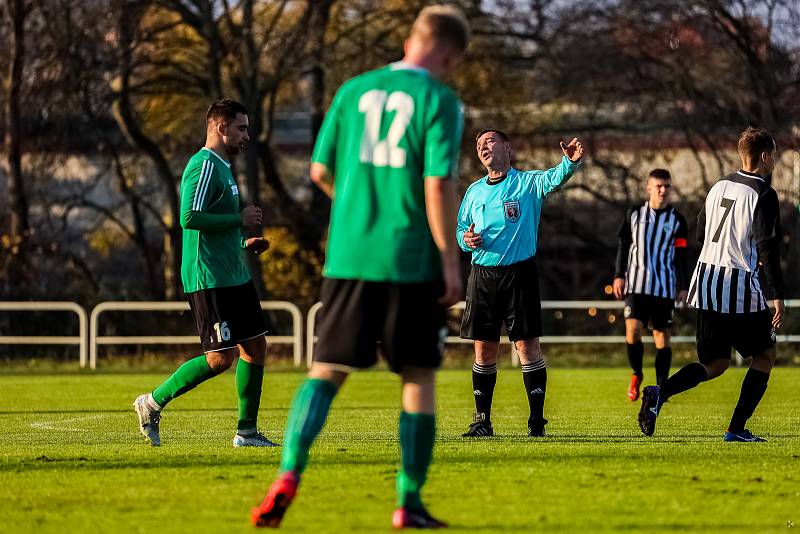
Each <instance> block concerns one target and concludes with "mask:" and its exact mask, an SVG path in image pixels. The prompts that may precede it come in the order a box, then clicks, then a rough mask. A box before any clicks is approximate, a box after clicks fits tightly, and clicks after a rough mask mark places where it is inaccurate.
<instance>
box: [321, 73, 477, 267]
mask: <svg viewBox="0 0 800 534" xmlns="http://www.w3.org/2000/svg"><path fill="white" fill-rule="evenodd" d="M463 117H464V113H463V106H462V104H461V102H460V100H459V99H458V97H456V95H455V94H454V93H453V91H451V90H450V89H449V88H448V87H447V86H445V85H444V84H443V83H441V82H439V81H438V80H436V79H434V78H433V77H432V76H431V75H430V74H429V73H428V72H427V71H426V70H425V69H422V68H419V67H416V66H413V65H408V64H405V63H393V64H391V65H387V66H386V67H383V68H380V69H377V70H374V71H370V72H366V73H364V74H362V75H360V76H357V77H355V78H353V79H351V80H349V81H347V82H346V83H344V84H343V85H342V86H341V87H340V88H339V91H338V92H337V93H336V96H335V97H334V99H333V102H332V103H331V107H330V109H329V110H328V114H327V115H326V116H325V120H324V122H323V124H322V128H321V129H320V132H319V135H318V137H317V142H316V145H315V147H314V154H313V156H312V161H313V162H315V163H321V164H323V165H325V166H326V167H327V168H328V169H329V170H330V172H331V173H333V175H334V184H333V187H334V197H333V206H332V209H331V223H330V230H329V235H328V250H327V259H326V261H325V269H324V275H325V276H326V277H329V278H347V279H358V280H367V281H387V282H401V283H402V282H409V283H414V282H428V281H433V280H437V279H441V277H442V274H441V263H440V259H439V251H438V249H437V248H436V245H435V244H434V242H433V237H432V236H431V232H430V229H429V227H428V219H427V215H426V211H425V190H424V179H425V178H426V177H433V178H444V179H448V178H450V177H451V176H453V174H454V173H455V171H456V169H457V165H458V151H459V145H460V143H461V133H462V130H463V123H464V119H463Z"/></svg>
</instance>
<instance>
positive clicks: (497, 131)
mask: <svg viewBox="0 0 800 534" xmlns="http://www.w3.org/2000/svg"><path fill="white" fill-rule="evenodd" d="M489 132H494V133H496V134H497V135H499V136H500V138H501V139H502V140H503V141H505V142H506V143H508V136H507V135H506V133H505V132H504V131H502V130H495V129H494V128H486V129H484V130H481V131H480V132H478V134H477V135H476V136H475V142H476V143H477V142H478V139H480V138H481V136H482V135H483V134H487V133H489Z"/></svg>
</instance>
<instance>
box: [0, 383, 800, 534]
mask: <svg viewBox="0 0 800 534" xmlns="http://www.w3.org/2000/svg"><path fill="white" fill-rule="evenodd" d="M549 375H550V376H549V379H550V380H549V382H550V383H549V384H548V397H547V404H546V406H545V415H546V417H548V418H549V419H550V421H551V424H550V425H548V427H547V430H548V432H549V433H550V436H549V437H547V438H545V439H539V440H534V439H529V438H527V437H526V436H525V432H526V428H525V427H526V421H527V403H526V400H525V397H524V389H523V385H522V378H521V376H520V371H519V370H512V369H503V370H501V371H500V373H499V377H498V385H497V389H496V393H495V403H494V411H493V423H494V426H495V432H496V433H497V436H496V437H495V438H492V439H488V440H478V441H473V440H467V439H464V438H461V437H460V434H461V433H462V432H463V431H464V430H465V429H466V427H467V425H468V423H469V422H470V418H471V413H472V411H473V403H472V395H471V390H472V387H471V383H470V373H469V371H467V370H462V371H455V370H449V371H443V372H442V373H440V375H439V390H438V393H439V397H438V405H439V413H440V417H439V422H438V440H437V445H436V449H435V451H434V464H433V466H432V469H431V473H430V477H429V483H428V485H427V486H426V487H425V490H424V491H423V497H424V498H425V501H426V502H427V503H428V505H429V507H430V509H431V511H432V512H433V513H434V515H436V516H439V517H441V518H443V519H445V520H446V521H449V522H450V523H451V526H452V527H453V528H451V531H452V532H459V531H463V532H467V531H478V532H528V531H536V532H582V533H586V532H645V531H647V532H678V531H697V532H726V533H729V532H786V531H787V526H788V525H789V524H794V525H795V526H798V527H800V410H798V409H797V391H798V386H799V385H800V369H783V368H779V369H776V371H775V373H774V374H773V377H772V379H771V382H770V387H769V389H768V390H767V393H766V396H765V398H764V400H763V402H762V405H761V406H760V407H759V409H758V410H757V411H756V415H755V417H754V419H753V420H752V421H751V424H750V428H751V429H752V430H753V431H754V432H755V433H757V434H758V435H763V436H764V437H766V438H767V439H769V440H770V442H769V443H765V444H726V443H723V442H722V441H721V439H722V433H723V432H724V430H725V427H726V425H727V422H728V419H729V417H730V414H731V411H732V410H733V407H734V405H735V403H736V399H737V397H738V393H739V385H740V383H741V380H742V378H743V370H740V369H735V370H731V371H729V372H728V373H726V375H725V376H723V377H722V378H720V379H717V380H715V381H712V382H710V383H706V384H702V385H701V386H700V387H699V388H697V389H696V390H694V391H691V392H688V393H686V394H683V395H681V396H679V397H676V398H674V399H673V400H672V401H670V403H669V404H667V405H666V406H665V408H664V412H663V416H662V417H660V418H659V424H658V427H657V430H656V435H655V436H654V437H653V438H646V437H644V436H642V435H641V434H640V433H639V430H638V427H637V426H636V420H635V419H636V412H637V409H638V403H630V402H629V401H627V399H626V398H625V390H626V386H627V382H628V373H627V372H626V371H625V370H623V369H583V370H575V369H558V370H551V372H550V373H549ZM163 377H164V375H102V374H99V375H73V376H54V375H47V376H0V391H2V395H0V413H2V415H3V420H4V423H5V425H4V426H5V431H4V432H3V433H2V434H0V531H4V532H33V531H35V532H37V533H41V532H60V533H63V532H78V531H90V530H92V531H101V532H154V531H160V532H189V531H192V532H253V531H254V529H252V528H251V527H249V525H248V523H247V518H248V511H249V509H250V507H251V506H254V505H255V504H257V503H258V502H259V501H260V499H261V498H262V497H263V494H264V491H265V490H266V488H267V486H268V484H269V482H271V480H272V478H273V477H274V475H275V472H276V467H277V464H278V459H279V454H280V449H260V450H259V449H233V448H232V447H231V445H230V441H231V439H232V437H233V432H234V429H235V426H236V409H235V406H236V395H235V389H234V382H233V374H232V373H226V374H225V375H223V376H222V377H219V378H217V379H215V380H212V381H210V382H207V383H206V384H203V385H202V386H200V387H199V388H197V389H196V390H194V391H192V392H190V393H189V394H187V395H186V396H184V397H181V398H179V399H177V400H176V401H174V402H173V403H172V404H171V405H170V406H169V407H168V408H167V409H166V410H165V411H164V417H163V420H162V440H163V444H164V445H163V446H162V447H161V448H159V449H153V448H151V447H149V446H147V445H146V444H145V443H144V441H143V439H142V437H141V436H140V435H139V433H138V430H137V428H136V423H135V416H134V413H133V410H132V409H131V403H132V401H133V399H134V398H135V397H136V395H137V394H139V393H141V392H144V391H147V390H148V389H150V388H152V387H153V386H154V385H155V384H157V383H158V381H159V380H160V379H162V378H163ZM648 378H651V377H649V376H648ZM301 379H302V375H301V374H299V373H287V372H281V373H269V372H268V373H267V375H266V377H265V383H264V391H263V400H262V411H261V416H260V425H261V428H262V430H264V432H265V433H266V434H267V436H269V437H270V438H274V439H277V440H278V441H281V440H282V435H281V434H282V429H283V426H284V423H285V418H286V413H287V409H288V406H289V403H290V401H291V396H292V394H293V393H294V391H295V389H296V387H297V385H298V384H299V382H300V380H301ZM398 409H399V382H398V380H397V379H396V377H394V376H392V375H391V374H389V373H386V372H365V373H359V374H356V375H354V376H353V377H352V378H351V379H350V381H349V382H348V384H346V386H345V388H344V390H343V392H342V394H341V395H340V396H339V397H338V398H337V399H336V400H335V401H334V405H333V411H332V415H331V417H330V418H329V420H328V424H327V425H326V427H325V429H324V430H323V433H322V435H321V437H320V439H319V440H318V442H317V444H316V445H315V447H314V448H313V449H312V452H311V462H310V467H309V469H308V471H307V473H306V476H305V477H304V480H303V485H302V486H301V489H300V493H299V495H298V498H297V500H296V502H295V504H294V505H293V507H292V508H291V509H290V511H289V513H288V514H287V517H286V518H285V520H284V530H285V531H287V532H347V531H353V532H376V531H388V530H389V528H388V527H389V521H390V515H391V512H392V509H393V507H394V476H395V469H396V466H397V463H398V460H399V451H398V442H397V415H398ZM789 522H792V523H789Z"/></svg>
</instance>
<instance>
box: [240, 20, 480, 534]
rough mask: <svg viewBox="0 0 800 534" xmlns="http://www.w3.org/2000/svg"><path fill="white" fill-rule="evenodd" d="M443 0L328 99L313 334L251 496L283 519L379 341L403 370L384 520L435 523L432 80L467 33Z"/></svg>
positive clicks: (437, 304)
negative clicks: (271, 462)
mask: <svg viewBox="0 0 800 534" xmlns="http://www.w3.org/2000/svg"><path fill="white" fill-rule="evenodd" d="M468 35H469V27H468V23H467V21H466V19H465V18H464V15H463V14H462V13H461V12H460V11H459V10H458V9H457V8H454V7H452V6H433V7H428V8H425V9H424V10H423V11H422V12H421V13H420V15H419V16H418V17H417V20H416V22H415V23H414V26H413V28H412V30H411V35H410V36H409V38H408V40H407V41H406V43H405V57H404V59H403V61H401V62H398V63H393V64H391V65H388V66H386V67H383V68H380V69H377V70H374V71H371V72H367V73H365V74H362V75H360V76H358V77H356V78H353V79H352V80H350V81H348V82H346V83H345V84H344V85H342V87H341V88H340V89H339V91H338V92H337V93H336V96H335V97H334V99H333V102H332V103H331V107H330V109H329V110H328V113H327V115H326V117H325V121H324V123H323V125H322V129H321V130H320V132H319V136H318V137H317V143H316V146H315V147H314V154H313V156H312V166H311V178H312V180H314V182H315V183H317V185H319V186H320V187H321V188H322V189H323V190H324V191H325V192H326V193H327V194H328V195H330V196H331V197H332V198H333V205H332V208H331V210H332V211H331V224H330V231H329V236H328V255H327V259H326V262H325V270H324V273H323V274H324V279H323V282H322V290H321V301H322V303H323V307H322V310H321V311H320V321H319V344H318V346H317V350H316V351H315V354H314V364H313V365H312V367H311V371H310V372H309V376H308V379H307V380H306V381H305V382H304V383H303V384H302V386H301V387H300V389H299V390H298V392H297V394H296V396H295V399H294V402H293V404H292V408H291V411H290V413H289V420H288V422H287V425H286V433H285V437H284V450H283V456H282V459H281V466H280V476H279V477H278V479H277V480H276V481H275V483H274V484H273V485H272V487H270V489H269V491H268V492H267V495H266V497H265V499H264V501H263V502H262V504H261V505H260V506H259V507H258V508H255V509H253V512H252V520H253V523H254V524H255V525H256V526H269V527H275V526H278V525H279V524H280V521H281V518H282V517H283V514H284V512H285V511H286V508H287V507H288V506H289V504H290V503H291V501H292V499H293V498H294V496H295V493H296V491H297V487H298V484H299V481H300V476H301V474H302V472H303V470H304V469H305V467H306V463H307V460H308V451H309V448H310V447H311V445H312V443H313V442H314V439H315V438H316V436H317V435H318V433H319V432H320V430H322V426H323V424H324V422H325V418H326V416H327V414H328V410H329V408H330V405H331V402H332V401H333V398H334V397H335V395H336V393H337V391H338V389H339V388H340V387H341V385H342V384H343V383H344V381H345V379H346V378H347V376H348V374H349V373H350V372H351V371H353V370H354V369H360V368H366V367H370V366H371V365H373V364H374V363H375V362H376V360H377V349H376V347H377V343H378V342H380V343H381V348H382V352H383V354H384V356H385V358H386V360H387V361H388V363H389V366H390V368H391V369H392V371H394V372H396V373H398V374H399V375H400V376H401V379H402V383H403V393H402V409H403V411H402V412H401V414H400V447H401V450H402V464H401V467H400V469H399V471H398V477H397V494H398V508H397V510H396V511H395V513H394V515H393V517H392V524H393V526H394V527H395V528H410V527H413V528H438V527H443V526H446V524H445V523H443V522H441V521H438V520H436V519H434V518H433V517H431V516H430V514H429V513H428V512H427V511H426V509H425V507H424V506H423V504H422V500H421V497H420V490H421V488H422V485H423V484H424V483H425V478H426V475H427V471H428V466H429V464H430V461H431V456H432V452H433V442H434V435H435V427H434V424H435V420H434V376H435V370H436V368H437V367H439V365H440V363H441V350H442V343H443V338H444V336H445V335H446V333H447V331H446V328H445V310H446V307H447V306H450V305H452V304H454V303H456V302H457V301H458V300H460V299H461V297H462V289H463V286H462V282H461V272H460V269H459V263H458V249H457V248H456V247H455V246H454V244H453V243H452V239H451V237H450V236H451V235H452V234H453V233H454V232H455V228H456V225H455V212H456V203H455V202H456V198H455V186H454V184H453V181H452V180H450V179H449V178H450V177H451V176H452V175H453V174H454V172H455V171H456V169H457V165H458V149H459V145H460V142H461V133H462V129H463V110H462V105H461V102H460V101H459V100H458V98H457V97H456V96H455V94H454V93H453V92H452V91H451V90H450V89H449V88H447V86H445V85H444V84H443V83H442V82H441V81H439V80H440V79H441V78H443V77H444V76H445V75H446V74H448V73H449V72H451V71H452V70H453V68H454V67H455V66H456V65H457V63H458V61H459V60H460V58H461V56H462V55H463V53H464V50H465V49H466V47H467V41H468Z"/></svg>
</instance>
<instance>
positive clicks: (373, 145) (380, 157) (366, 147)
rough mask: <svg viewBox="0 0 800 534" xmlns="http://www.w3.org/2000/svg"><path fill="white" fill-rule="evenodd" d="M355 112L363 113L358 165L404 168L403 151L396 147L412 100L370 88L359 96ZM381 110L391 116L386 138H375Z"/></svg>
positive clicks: (402, 94) (405, 126)
mask: <svg viewBox="0 0 800 534" xmlns="http://www.w3.org/2000/svg"><path fill="white" fill-rule="evenodd" d="M358 111H360V112H361V113H363V114H364V135H363V136H362V138H361V151H360V154H359V159H360V160H361V163H371V164H373V165H374V166H376V167H386V166H389V167H394V168H400V167H405V165H406V151H405V149H403V148H400V147H399V146H398V145H399V144H400V140H401V139H402V138H403V135H404V134H405V133H406V128H408V123H409V122H410V121H411V116H412V115H413V114H414V99H412V98H411V96H409V95H408V94H407V93H404V92H402V91H394V92H393V93H391V94H388V93H387V92H386V91H381V90H380V89H373V90H371V91H367V92H366V93H364V94H363V95H361V98H360V99H359V100H358ZM384 111H394V112H395V115H394V119H393V120H392V124H391V125H389V131H388V132H386V138H385V139H378V137H380V132H381V118H382V117H383V112H384Z"/></svg>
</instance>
